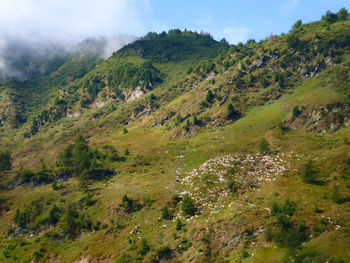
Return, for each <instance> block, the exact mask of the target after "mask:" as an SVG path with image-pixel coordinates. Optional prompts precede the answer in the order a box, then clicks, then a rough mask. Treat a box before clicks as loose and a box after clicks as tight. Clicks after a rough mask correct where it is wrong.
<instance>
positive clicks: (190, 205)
mask: <svg viewBox="0 0 350 263" xmlns="http://www.w3.org/2000/svg"><path fill="white" fill-rule="evenodd" d="M181 210H182V212H183V213H184V215H185V216H193V215H194V213H195V212H196V207H195V205H194V202H193V200H192V198H191V197H190V196H189V195H188V194H186V195H185V196H184V197H183V200H182V206H181Z"/></svg>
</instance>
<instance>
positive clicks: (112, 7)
mask: <svg viewBox="0 0 350 263" xmlns="http://www.w3.org/2000/svg"><path fill="white" fill-rule="evenodd" d="M341 7H346V8H347V9H348V10H350V0H279V1H277V0H259V1H258V0H245V1H244V0H243V1H242V0H240V1H238V0H216V1H214V0H186V1H185V0H175V1H174V0H0V47H1V36H3V35H6V36H13V37H22V38H28V39H30V38H32V39H65V40H72V39H74V40H81V39H83V38H86V37H93V36H101V35H117V34H120V33H123V34H132V35H136V36H141V35H144V34H146V33H147V32H148V31H157V32H160V31H162V30H168V29H171V28H180V29H185V28H187V29H189V30H197V31H200V30H204V31H206V32H209V33H211V34H212V35H213V36H214V37H215V38H216V39H218V40H220V39H221V38H223V37H225V38H226V39H227V40H228V41H229V42H230V43H237V42H239V41H243V42H244V41H246V40H248V39H250V38H254V39H256V40H260V39H263V38H265V37H266V36H268V35H269V34H270V33H274V34H280V33H281V32H288V30H289V29H290V27H291V25H292V24H293V23H294V22H295V21H296V20H298V19H302V20H303V22H310V21H315V20H319V19H320V18H321V16H322V15H323V14H324V13H325V12H326V11H327V10H331V11H333V12H337V11H338V10H339V9H340V8H341Z"/></svg>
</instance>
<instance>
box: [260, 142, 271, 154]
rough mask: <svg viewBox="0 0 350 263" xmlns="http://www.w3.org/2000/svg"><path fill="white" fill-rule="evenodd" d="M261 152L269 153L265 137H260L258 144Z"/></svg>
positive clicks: (268, 145)
mask: <svg viewBox="0 0 350 263" xmlns="http://www.w3.org/2000/svg"><path fill="white" fill-rule="evenodd" d="M259 150H260V153H261V154H265V153H270V144H269V143H268V141H266V140H265V139H262V140H261V141H260V144H259Z"/></svg>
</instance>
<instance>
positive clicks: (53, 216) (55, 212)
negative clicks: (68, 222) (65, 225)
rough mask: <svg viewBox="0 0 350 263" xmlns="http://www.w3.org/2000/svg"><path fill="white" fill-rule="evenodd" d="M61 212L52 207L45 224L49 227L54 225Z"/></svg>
mask: <svg viewBox="0 0 350 263" xmlns="http://www.w3.org/2000/svg"><path fill="white" fill-rule="evenodd" d="M60 214H61V210H60V209H59V208H58V207H57V206H56V205H53V207H52V208H51V210H50V212H49V218H48V219H47V222H48V223H49V224H51V225H56V224H57V223H58V221H59V219H60Z"/></svg>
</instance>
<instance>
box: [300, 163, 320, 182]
mask: <svg viewBox="0 0 350 263" xmlns="http://www.w3.org/2000/svg"><path fill="white" fill-rule="evenodd" d="M317 174H318V171H317V170H315V169H314V168H313V165H312V161H311V160H309V161H308V162H307V163H306V164H305V165H304V168H303V171H302V179H303V181H304V182H305V183H314V182H315V181H316V177H317Z"/></svg>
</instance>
